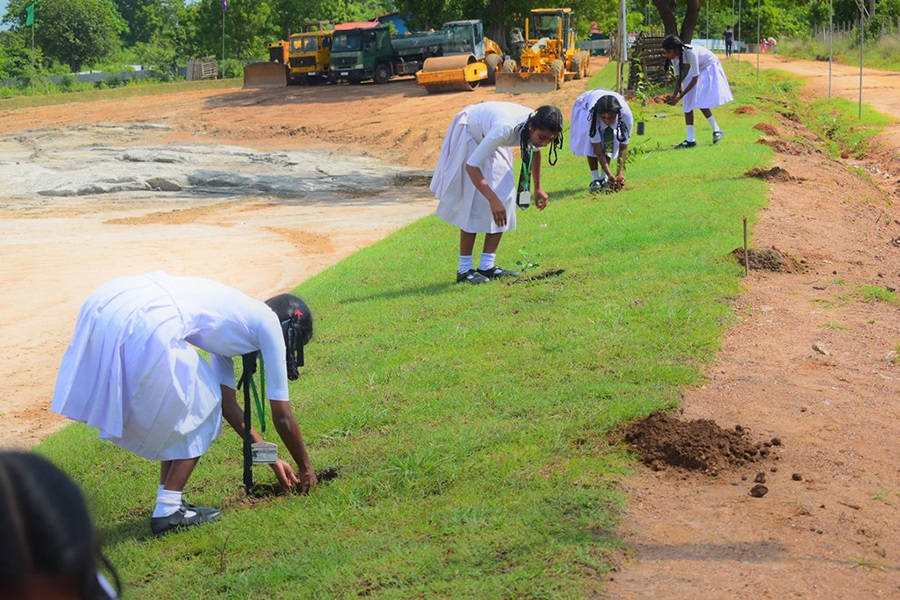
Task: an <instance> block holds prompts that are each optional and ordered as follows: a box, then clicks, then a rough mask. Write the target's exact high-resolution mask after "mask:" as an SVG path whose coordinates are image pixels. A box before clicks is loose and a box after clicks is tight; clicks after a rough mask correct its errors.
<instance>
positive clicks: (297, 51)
mask: <svg viewBox="0 0 900 600" xmlns="http://www.w3.org/2000/svg"><path fill="white" fill-rule="evenodd" d="M332 37H333V32H332V31H331V30H323V31H309V32H304V33H295V34H293V35H291V36H290V39H289V40H288V64H289V65H290V68H291V71H290V78H291V83H306V82H309V83H315V82H317V81H325V80H328V78H329V76H330V75H331V45H332Z"/></svg>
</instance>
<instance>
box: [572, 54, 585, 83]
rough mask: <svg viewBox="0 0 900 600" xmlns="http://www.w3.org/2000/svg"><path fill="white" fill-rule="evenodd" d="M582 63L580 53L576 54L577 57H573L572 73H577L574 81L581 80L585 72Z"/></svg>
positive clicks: (573, 77)
mask: <svg viewBox="0 0 900 600" xmlns="http://www.w3.org/2000/svg"><path fill="white" fill-rule="evenodd" d="M581 63H582V56H581V54H580V53H576V54H575V56H573V57H572V71H574V72H575V75H573V76H572V79H581V74H582V73H583V72H584V66H583V65H582V64H581Z"/></svg>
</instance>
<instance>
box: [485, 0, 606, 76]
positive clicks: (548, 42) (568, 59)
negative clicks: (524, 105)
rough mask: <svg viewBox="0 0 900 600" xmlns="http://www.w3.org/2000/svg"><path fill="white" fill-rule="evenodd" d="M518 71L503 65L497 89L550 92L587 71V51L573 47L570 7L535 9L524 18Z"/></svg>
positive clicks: (585, 73) (573, 34) (588, 64)
mask: <svg viewBox="0 0 900 600" xmlns="http://www.w3.org/2000/svg"><path fill="white" fill-rule="evenodd" d="M521 46H522V49H521V54H520V56H519V64H518V71H517V72H514V69H513V68H512V67H511V66H509V65H506V64H504V67H503V72H502V73H498V74H497V91H498V92H508V93H512V94H525V93H541V92H552V91H554V90H557V89H559V88H560V87H561V86H562V84H563V82H565V81H567V80H571V79H581V78H582V77H586V76H587V75H588V74H589V70H590V54H589V53H588V52H585V51H578V50H576V48H575V14H574V13H573V12H572V9H571V8H535V9H534V10H532V11H531V18H530V19H528V18H526V19H525V31H524V33H523V40H522V43H521Z"/></svg>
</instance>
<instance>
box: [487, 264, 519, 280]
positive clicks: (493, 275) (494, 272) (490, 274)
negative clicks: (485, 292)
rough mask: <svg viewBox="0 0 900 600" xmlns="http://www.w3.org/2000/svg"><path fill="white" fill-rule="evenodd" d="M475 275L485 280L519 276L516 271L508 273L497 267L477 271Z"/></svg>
mask: <svg viewBox="0 0 900 600" xmlns="http://www.w3.org/2000/svg"><path fill="white" fill-rule="evenodd" d="M477 273H478V274H479V275H481V276H482V277H485V278H486V279H497V278H498V277H518V276H519V275H520V273H519V272H518V271H508V270H506V269H501V268H500V267H497V266H494V267H491V268H490V269H484V270H481V269H478V271H477Z"/></svg>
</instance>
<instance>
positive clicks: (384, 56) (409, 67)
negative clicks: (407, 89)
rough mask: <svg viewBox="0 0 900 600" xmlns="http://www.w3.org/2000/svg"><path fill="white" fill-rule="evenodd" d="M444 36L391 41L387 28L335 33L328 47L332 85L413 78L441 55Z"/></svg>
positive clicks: (392, 38) (405, 37) (404, 38)
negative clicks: (410, 76) (430, 60)
mask: <svg viewBox="0 0 900 600" xmlns="http://www.w3.org/2000/svg"><path fill="white" fill-rule="evenodd" d="M444 43H445V37H444V33H443V32H435V33H417V34H410V35H403V36H395V37H391V31H390V29H389V28H388V27H387V26H386V25H380V26H377V27H372V28H367V29H363V28H357V29H347V30H339V31H338V30H336V31H335V32H334V34H333V38H332V45H331V77H330V79H331V80H332V81H348V82H350V83H360V82H361V81H365V80H368V79H371V80H373V81H374V82H375V83H387V82H388V81H389V80H390V79H391V78H392V77H395V76H398V75H415V74H416V72H417V71H419V70H421V69H422V65H423V64H424V63H425V59H427V58H429V57H432V56H441V55H442V54H443V52H444V48H443V45H444Z"/></svg>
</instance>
